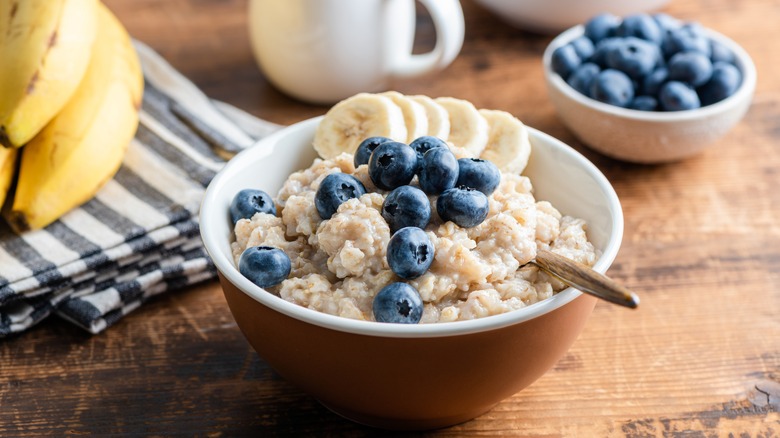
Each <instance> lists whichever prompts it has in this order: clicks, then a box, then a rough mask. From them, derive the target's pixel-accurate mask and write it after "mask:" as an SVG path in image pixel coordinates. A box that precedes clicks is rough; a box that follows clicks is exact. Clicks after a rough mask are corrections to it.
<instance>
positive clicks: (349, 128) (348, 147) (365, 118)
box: [313, 93, 407, 159]
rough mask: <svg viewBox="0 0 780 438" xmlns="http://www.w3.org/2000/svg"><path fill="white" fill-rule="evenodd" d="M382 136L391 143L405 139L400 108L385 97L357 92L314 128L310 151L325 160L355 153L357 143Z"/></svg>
mask: <svg viewBox="0 0 780 438" xmlns="http://www.w3.org/2000/svg"><path fill="white" fill-rule="evenodd" d="M374 136H382V137H388V138H392V139H393V140H395V141H401V142H404V141H406V139H407V130H406V123H405V122H404V114H403V112H402V111H401V108H399V107H398V105H396V104H395V103H393V101H392V100H391V99H390V98H389V97H386V96H381V95H379V94H369V93H360V94H356V95H354V96H352V97H349V98H347V99H345V100H342V101H341V102H339V103H337V104H336V105H334V106H333V108H331V109H330V110H329V111H328V112H327V113H326V114H325V117H324V118H323V119H322V121H321V122H320V124H319V126H318V127H317V132H316V133H315V134H314V142H313V146H314V150H316V151H317V153H318V154H320V157H322V158H325V159H328V158H333V157H336V156H337V155H339V154H341V153H343V152H349V153H350V154H353V153H355V150H356V149H357V147H358V145H360V142H362V141H363V140H365V139H366V138H368V137H374Z"/></svg>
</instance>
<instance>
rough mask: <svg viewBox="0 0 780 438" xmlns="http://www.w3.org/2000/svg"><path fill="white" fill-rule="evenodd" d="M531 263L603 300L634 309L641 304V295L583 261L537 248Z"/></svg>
mask: <svg viewBox="0 0 780 438" xmlns="http://www.w3.org/2000/svg"><path fill="white" fill-rule="evenodd" d="M531 263H533V264H535V265H536V266H538V267H539V268H541V269H542V270H544V271H545V272H547V273H549V274H551V275H553V276H555V277H556V278H558V279H559V280H561V281H562V282H563V283H564V284H566V285H568V286H571V287H574V288H577V289H579V290H580V291H582V292H585V293H588V294H590V295H593V296H595V297H597V298H601V299H602V300H606V301H609V302H611V303H615V304H619V305H621V306H625V307H630V308H632V309H635V308H636V307H637V306H638V305H639V297H638V296H637V295H636V294H635V293H634V292H632V291H630V290H629V289H628V288H626V287H625V286H622V285H620V284H618V283H617V282H615V281H614V280H612V279H611V278H609V277H607V276H606V275H603V274H600V273H598V272H596V271H594V270H593V269H591V268H589V267H587V266H585V265H583V264H581V263H577V262H575V261H573V260H570V259H567V258H566V257H563V256H560V255H558V254H555V253H554V252H550V251H547V250H544V249H540V250H537V252H536V259H535V260H533V261H532V262H531Z"/></svg>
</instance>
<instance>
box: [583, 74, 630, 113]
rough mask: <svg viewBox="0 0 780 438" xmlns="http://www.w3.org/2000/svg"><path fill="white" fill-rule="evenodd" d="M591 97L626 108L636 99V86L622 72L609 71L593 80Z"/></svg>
mask: <svg viewBox="0 0 780 438" xmlns="http://www.w3.org/2000/svg"><path fill="white" fill-rule="evenodd" d="M590 97H592V98H594V99H596V100H598V101H600V102H604V103H608V104H610V105H616V106H622V107H625V106H626V105H628V104H629V102H631V100H632V99H633V98H634V84H633V82H631V79H630V78H629V77H628V76H627V75H626V74H625V73H623V72H622V71H619V70H613V69H607V70H604V71H602V72H601V73H599V75H598V76H596V78H595V79H594V80H593V84H591V87H590Z"/></svg>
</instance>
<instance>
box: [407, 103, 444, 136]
mask: <svg viewBox="0 0 780 438" xmlns="http://www.w3.org/2000/svg"><path fill="white" fill-rule="evenodd" d="M406 97H407V98H409V99H411V100H413V101H415V102H417V103H419V104H420V105H422V106H423V108H425V115H426V117H427V118H428V135H431V136H433V137H437V138H439V139H441V140H447V138H448V137H449V136H450V115H449V114H448V113H447V110H445V109H444V107H442V106H441V105H439V104H438V103H436V101H434V100H433V99H431V98H430V97H428V96H423V95H416V96H406Z"/></svg>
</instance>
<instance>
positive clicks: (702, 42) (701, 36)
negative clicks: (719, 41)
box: [661, 23, 712, 59]
mask: <svg viewBox="0 0 780 438" xmlns="http://www.w3.org/2000/svg"><path fill="white" fill-rule="evenodd" d="M661 48H662V49H663V53H664V56H666V58H667V59H668V58H671V57H672V56H673V55H674V54H676V53H678V52H701V53H703V54H705V55H706V56H707V57H709V56H710V52H711V50H712V48H711V47H710V39H709V38H707V35H706V34H705V33H704V29H703V28H702V27H701V25H699V24H698V23H686V24H684V25H682V26H681V27H679V28H677V29H674V30H672V31H669V32H668V33H667V34H666V37H665V38H664V40H663V43H662V46H661Z"/></svg>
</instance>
